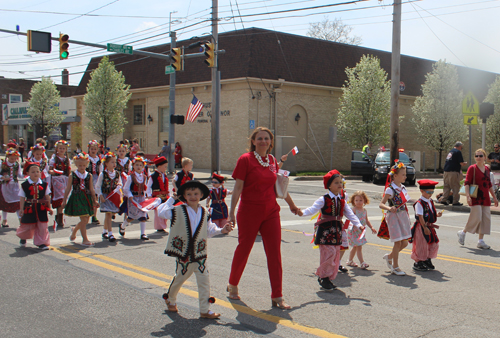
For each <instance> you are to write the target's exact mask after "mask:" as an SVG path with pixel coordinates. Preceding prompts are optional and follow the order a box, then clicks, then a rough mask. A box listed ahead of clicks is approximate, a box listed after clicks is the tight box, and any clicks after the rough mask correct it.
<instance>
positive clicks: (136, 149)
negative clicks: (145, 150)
mask: <svg viewBox="0 0 500 338" xmlns="http://www.w3.org/2000/svg"><path fill="white" fill-rule="evenodd" d="M139 151H141V147H140V146H139V142H137V139H136V138H135V139H133V140H132V147H131V148H130V158H131V159H133V158H135V156H136V155H137V153H138V152H139Z"/></svg>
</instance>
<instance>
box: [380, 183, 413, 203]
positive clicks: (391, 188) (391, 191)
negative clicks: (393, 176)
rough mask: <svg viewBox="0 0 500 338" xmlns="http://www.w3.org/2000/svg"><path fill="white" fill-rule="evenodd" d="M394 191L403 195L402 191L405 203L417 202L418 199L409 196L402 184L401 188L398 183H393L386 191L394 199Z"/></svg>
mask: <svg viewBox="0 0 500 338" xmlns="http://www.w3.org/2000/svg"><path fill="white" fill-rule="evenodd" d="M389 188H390V189H389ZM393 191H395V192H396V193H397V194H399V193H401V191H402V192H403V195H404V197H405V199H406V202H405V203H410V204H413V203H415V202H416V201H417V200H416V199H412V198H410V195H408V191H407V190H406V187H405V186H404V185H402V184H401V187H398V186H397V185H396V183H394V182H391V185H390V186H389V187H387V189H385V194H386V195H389V196H391V197H393Z"/></svg>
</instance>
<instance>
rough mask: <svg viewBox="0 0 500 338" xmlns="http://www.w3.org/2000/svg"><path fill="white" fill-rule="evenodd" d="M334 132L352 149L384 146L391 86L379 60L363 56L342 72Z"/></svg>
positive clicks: (387, 128)
mask: <svg viewBox="0 0 500 338" xmlns="http://www.w3.org/2000/svg"><path fill="white" fill-rule="evenodd" d="M345 72H346V74H347V80H346V83H345V84H344V85H343V86H342V91H343V94H342V96H341V97H340V109H339V112H338V118H337V128H338V133H339V136H340V138H341V139H342V140H343V141H344V142H347V143H348V144H349V145H350V146H351V147H353V148H359V149H361V147H363V145H365V144H367V143H368V142H369V141H371V142H372V143H373V144H375V145H380V144H387V143H388V142H389V133H390V114H389V111H390V102H391V82H390V81H389V80H388V79H387V73H386V71H385V70H383V69H382V68H381V67H380V60H379V59H378V58H377V57H375V56H371V55H368V56H367V55H363V56H362V57H361V60H360V61H359V62H358V63H357V64H356V66H355V67H353V68H349V67H348V68H346V70H345Z"/></svg>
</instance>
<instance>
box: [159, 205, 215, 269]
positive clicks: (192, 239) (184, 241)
mask: <svg viewBox="0 0 500 338" xmlns="http://www.w3.org/2000/svg"><path fill="white" fill-rule="evenodd" d="M201 208H202V215H201V220H200V223H199V224H198V227H197V228H196V232H195V233H194V235H191V226H190V222H189V216H188V212H187V206H186V205H185V204H182V205H178V206H176V207H175V208H174V209H172V220H171V225H170V231H169V234H168V240H167V247H166V248H165V254H167V255H169V256H174V257H178V258H179V259H181V260H183V261H186V260H190V261H192V262H195V261H199V260H202V259H204V258H207V238H208V235H207V223H208V213H207V211H206V209H205V208H204V207H201Z"/></svg>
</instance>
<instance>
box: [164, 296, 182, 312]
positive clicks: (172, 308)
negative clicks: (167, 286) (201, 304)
mask: <svg viewBox="0 0 500 338" xmlns="http://www.w3.org/2000/svg"><path fill="white" fill-rule="evenodd" d="M165 303H166V304H167V308H168V311H170V312H179V310H177V304H170V301H169V300H168V299H165Z"/></svg>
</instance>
